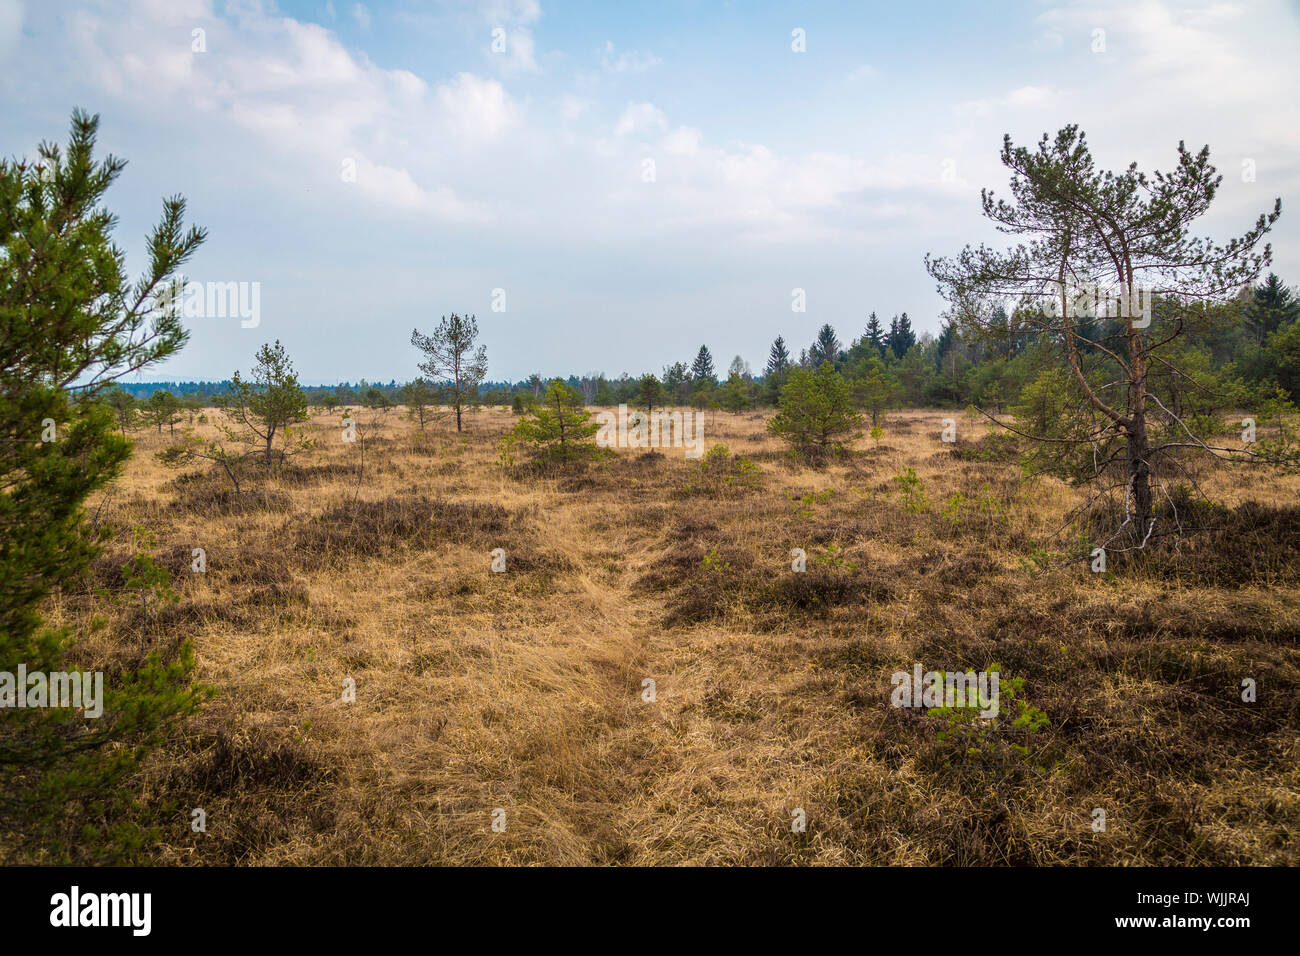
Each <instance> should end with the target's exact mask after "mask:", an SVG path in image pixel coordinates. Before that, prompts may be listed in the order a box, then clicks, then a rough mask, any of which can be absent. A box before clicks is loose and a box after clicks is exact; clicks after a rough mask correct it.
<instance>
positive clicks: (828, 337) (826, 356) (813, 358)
mask: <svg viewBox="0 0 1300 956" xmlns="http://www.w3.org/2000/svg"><path fill="white" fill-rule="evenodd" d="M839 361H840V340H839V339H838V338H836V336H835V330H834V329H833V328H831V324H830V323H829V322H827V323H826V324H825V325H823V326H822V327H821V328H820V329H818V330H817V338H816V339H815V340H814V341H813V344H812V345H811V346H810V347H809V348H808V362H809V364H810V365H811V366H812V367H813V368H816V367H817V366H819V365H821V364H822V362H830V363H831V365H838V364H839Z"/></svg>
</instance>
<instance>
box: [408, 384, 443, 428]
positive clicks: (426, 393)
mask: <svg viewBox="0 0 1300 956" xmlns="http://www.w3.org/2000/svg"><path fill="white" fill-rule="evenodd" d="M402 398H403V399H404V400H405V401H406V407H407V408H408V409H409V410H410V416H411V418H413V419H414V420H415V421H417V422H419V423H420V434H424V425H425V422H426V421H428V419H429V418H430V417H431V416H430V408H431V406H432V405H434V403H435V402H437V400H438V393H437V390H436V389H434V387H433V386H432V385H431V384H430V383H429V380H428V379H425V378H417V379H416V380H415V381H413V382H410V383H408V384H407V385H405V386H403V388H402Z"/></svg>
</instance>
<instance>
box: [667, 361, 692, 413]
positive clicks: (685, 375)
mask: <svg viewBox="0 0 1300 956" xmlns="http://www.w3.org/2000/svg"><path fill="white" fill-rule="evenodd" d="M664 392H665V394H666V400H668V401H672V402H676V403H677V404H681V403H683V402H685V401H686V400H687V398H689V397H690V393H691V370H690V369H689V368H687V367H686V363H685V362H674V363H673V364H672V365H669V366H668V367H667V368H665V369H664Z"/></svg>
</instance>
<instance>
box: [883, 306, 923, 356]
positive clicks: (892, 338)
mask: <svg viewBox="0 0 1300 956" xmlns="http://www.w3.org/2000/svg"><path fill="white" fill-rule="evenodd" d="M915 344H916V333H915V332H913V331H912V320H911V319H909V318H908V317H907V313H906V312H904V313H903V314H902V315H901V316H898V315H896V316H894V317H893V318H892V319H890V321H889V334H888V335H887V336H886V337H885V345H886V346H888V348H889V350H890V351H891V352H893V353H894V358H897V359H901V358H902V357H903V356H904V355H906V354H907V350H908V349H910V348H911V347H912V346H913V345H915Z"/></svg>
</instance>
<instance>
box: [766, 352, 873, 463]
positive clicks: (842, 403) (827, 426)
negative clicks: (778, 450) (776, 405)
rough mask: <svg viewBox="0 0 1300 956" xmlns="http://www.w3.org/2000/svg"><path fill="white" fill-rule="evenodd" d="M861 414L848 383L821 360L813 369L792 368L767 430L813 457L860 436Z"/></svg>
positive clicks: (837, 448)
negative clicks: (816, 367)
mask: <svg viewBox="0 0 1300 956" xmlns="http://www.w3.org/2000/svg"><path fill="white" fill-rule="evenodd" d="M861 426H862V416H861V415H860V414H858V412H857V411H856V410H855V409H854V408H853V402H852V400H851V398H850V395H849V386H848V383H847V382H845V381H844V377H843V376H842V375H840V374H839V373H838V372H836V371H835V369H834V368H832V367H831V364H830V363H829V362H824V363H822V365H821V366H820V367H819V368H818V369H817V371H816V372H809V371H807V370H806V369H795V370H794V371H793V372H792V373H791V375H790V381H789V383H788V384H787V385H786V386H785V388H783V389H781V405H780V409H779V410H778V411H777V413H776V414H775V415H773V416H772V418H770V419H769V420H768V423H767V429H768V431H769V432H771V433H772V434H773V435H775V436H777V437H778V438H780V439H782V440H784V441H786V442H788V443H789V444H790V446H791V447H792V448H793V449H794V450H795V451H798V452H800V453H801V454H805V455H809V456H810V457H813V458H814V459H816V458H820V457H822V456H823V455H825V454H827V453H830V452H837V451H842V450H843V449H844V446H845V445H846V444H847V443H848V442H850V441H852V440H853V439H854V438H857V437H858V436H859V435H861V431H860V429H861Z"/></svg>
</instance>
